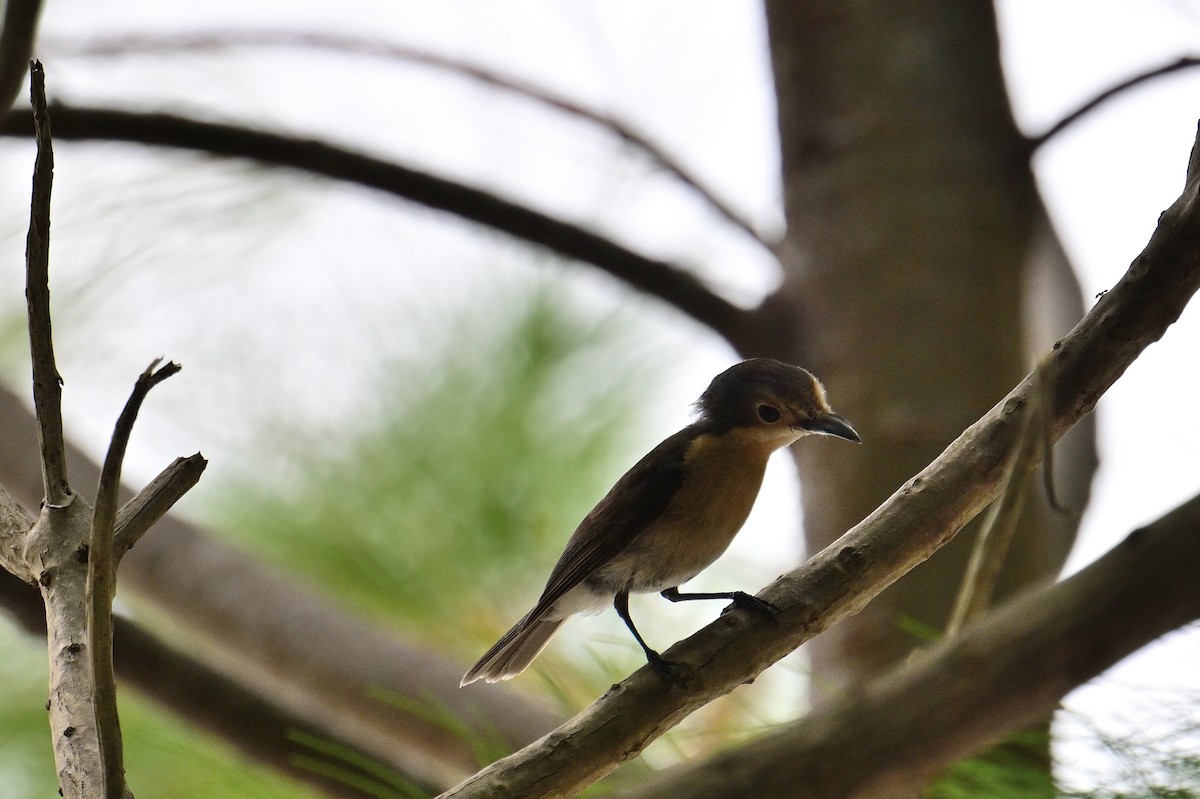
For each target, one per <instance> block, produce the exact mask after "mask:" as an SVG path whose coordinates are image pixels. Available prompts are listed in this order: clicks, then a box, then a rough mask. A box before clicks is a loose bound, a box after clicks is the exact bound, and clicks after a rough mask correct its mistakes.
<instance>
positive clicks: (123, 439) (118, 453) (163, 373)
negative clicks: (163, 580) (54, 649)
mask: <svg viewBox="0 0 1200 799" xmlns="http://www.w3.org/2000/svg"><path fill="white" fill-rule="evenodd" d="M158 364H159V361H158V360H155V361H154V362H152V363H151V364H150V365H149V366H148V367H146V371H144V372H142V374H141V375H140V376H139V377H138V379H137V383H135V384H134V387H133V393H131V394H130V396H129V400H128V401H127V402H126V403H125V407H124V408H123V409H122V410H121V415H120V416H118V417H117V424H116V428H115V429H114V430H113V434H112V441H111V442H109V445H108V455H107V456H106V457H105V458H104V467H103V468H102V469H101V471H100V485H99V487H98V488H97V489H96V508H95V511H94V513H93V515H92V536H91V540H90V542H89V550H88V572H87V598H88V605H87V611H88V613H87V630H88V652H89V654H90V656H91V673H92V688H93V690H94V692H95V694H94V696H95V703H96V731H97V734H98V735H99V738H100V757H101V763H102V764H103V767H104V795H105V797H106V799H122V797H124V795H125V760H124V756H123V746H122V744H121V721H120V717H119V716H118V715H117V680H116V675H115V674H114V673H113V628H112V601H113V595H114V594H115V593H116V559H115V558H114V557H113V533H114V530H115V525H116V518H117V491H118V490H119V489H120V487H121V467H122V465H123V464H124V462H125V450H126V448H127V447H128V446H129V436H130V434H131V433H132V432H133V423H134V421H135V420H136V419H137V415H138V411H139V410H141V407H142V402H143V401H144V400H145V399H146V395H147V394H149V393H150V389H152V388H154V387H155V386H156V385H158V384H159V383H161V382H162V381H164V380H166V379H167V378H168V377H170V376H171V375H173V374H175V373H176V372H178V371H179V368H180V367H179V364H177V363H167V364H166V365H165V366H163V367H162V368H157V367H158Z"/></svg>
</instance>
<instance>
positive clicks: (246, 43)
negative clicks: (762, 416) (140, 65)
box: [43, 30, 774, 253]
mask: <svg viewBox="0 0 1200 799" xmlns="http://www.w3.org/2000/svg"><path fill="white" fill-rule="evenodd" d="M43 45H44V49H46V50H47V51H49V52H61V53H62V54H64V55H81V56H119V55H128V54H131V53H164V52H165V53H175V52H179V51H181V50H196V51H212V50H220V49H228V48H233V47H257V48H261V47H279V48H304V49H311V50H327V51H331V52H335V53H348V54H351V55H358V56H366V57H374V58H383V59H389V60H398V61H407V62H410V63H413V64H418V65H421V66H426V67H432V68H434V69H439V70H442V71H444V72H449V73H452V74H455V75H459V76H461V77H464V78H468V79H470V80H474V81H477V82H478V83H481V84H483V85H485V86H488V87H490V88H493V89H499V90H501V91H504V92H509V93H511V94H515V95H517V96H519V97H522V98H524V99H526V100H531V101H533V102H535V103H538V104H539V105H543V106H545V107H547V108H550V109H553V110H555V111H558V112H560V113H562V114H566V115H567V116H571V117H575V118H576V119H581V120H583V121H585V122H588V123H591V124H593V125H596V126H598V127H600V128H603V129H605V130H607V131H608V132H609V133H611V134H612V135H614V136H616V137H617V138H619V139H621V140H622V141H623V142H626V143H628V144H630V145H632V146H633V147H634V148H636V150H637V151H639V152H641V153H642V154H643V155H645V156H646V157H648V158H649V159H650V161H651V162H652V163H653V164H655V165H656V166H657V167H659V168H661V169H663V170H664V171H666V172H667V173H668V174H670V175H671V176H673V177H674V178H675V179H676V180H678V181H679V182H680V183H682V184H684V185H685V186H687V187H688V188H689V189H691V190H692V191H694V192H695V193H696V194H697V195H698V196H699V197H700V198H701V199H702V200H704V201H705V202H707V203H708V204H709V206H710V207H712V209H713V210H715V211H716V212H717V213H718V214H719V215H721V216H722V217H724V218H725V220H726V221H728V222H729V223H731V224H732V225H734V226H735V227H737V228H739V229H741V230H742V231H743V232H744V233H745V234H746V235H748V236H749V237H750V238H752V239H753V240H755V241H757V242H758V243H759V244H761V245H762V246H763V247H764V248H765V249H766V250H768V251H769V252H772V253H773V252H774V245H773V244H772V243H770V242H768V241H767V239H766V237H765V236H763V234H762V233H760V232H759V230H758V228H757V227H756V226H755V225H754V224H753V223H751V222H750V221H749V220H748V219H747V218H746V217H745V216H743V215H742V214H741V213H739V212H738V211H737V210H736V209H734V208H733V207H732V206H731V205H730V204H729V203H727V202H725V201H724V200H723V199H721V197H720V195H718V194H717V193H716V192H715V191H713V190H711V189H709V188H708V187H706V186H705V185H704V184H703V182H702V181H701V180H700V179H699V178H698V177H697V176H696V175H695V174H694V173H692V172H691V171H690V170H689V169H688V168H687V167H685V166H684V165H683V164H682V163H680V162H679V161H678V160H677V159H675V158H674V157H673V156H672V155H671V154H670V153H668V152H667V151H666V150H665V149H664V148H663V147H661V146H660V145H658V144H656V143H655V142H654V141H653V140H652V139H651V138H650V137H649V136H647V135H646V134H644V133H642V132H640V131H638V130H637V128H636V127H634V125H632V124H631V123H629V122H626V121H623V120H621V119H619V118H618V117H616V116H614V115H612V114H607V113H605V112H603V111H599V110H597V109H595V108H589V107H588V106H587V105H585V104H583V103H581V102H580V101H578V100H575V99H572V98H570V97H567V96H565V95H562V94H558V93H557V92H554V91H552V90H550V89H548V88H546V87H544V86H537V85H534V84H533V83H531V82H529V81H527V80H523V79H521V78H518V77H516V76H513V75H505V74H502V73H501V72H498V71H497V70H495V69H492V68H488V67H483V66H480V65H478V64H471V63H468V62H466V61H462V60H460V59H457V58H452V57H450V56H446V55H441V54H439V53H435V52H433V51H431V50H424V49H421V48H418V47H412V46H409V45H400V44H392V43H390V42H385V41H381V40H379V39H366V38H362V37H358V36H347V35H342V34H336V33H319V32H310V33H303V32H299V31H278V30H258V31H254V30H225V31H209V32H207V33H186V34H171V33H163V34H155V35H153V36H139V35H136V34H134V35H117V36H100V37H89V38H87V39H80V40H70V39H66V40H64V39H56V40H53V41H51V42H48V43H43Z"/></svg>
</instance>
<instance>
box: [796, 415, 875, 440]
mask: <svg viewBox="0 0 1200 799" xmlns="http://www.w3.org/2000/svg"><path fill="white" fill-rule="evenodd" d="M805 428H806V429H807V430H809V431H810V432H813V433H820V434H821V435H823V436H837V437H838V438H844V439H846V440H847V441H853V442H854V443H856V444H861V443H862V439H861V438H859V437H858V433H857V432H856V431H855V429H854V428H853V427H851V426H850V423H849V422H847V421H846V420H845V419H843V418H842V417H840V416H838V415H837V414H836V413H831V414H829V415H827V416H823V417H821V418H820V419H813V420H812V421H810V422H809V423H808V424H806V425H805Z"/></svg>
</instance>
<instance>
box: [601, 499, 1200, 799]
mask: <svg viewBox="0 0 1200 799" xmlns="http://www.w3.org/2000/svg"><path fill="white" fill-rule="evenodd" d="M1198 561H1200V496H1197V497H1194V498H1192V499H1191V500H1189V501H1188V502H1186V503H1184V504H1183V505H1182V506H1180V507H1179V508H1176V509H1175V510H1173V511H1171V512H1170V513H1168V514H1167V515H1165V516H1163V517H1162V518H1160V519H1159V520H1158V521H1156V522H1154V523H1153V524H1150V525H1149V526H1147V527H1145V528H1142V529H1140V530H1137V531H1135V532H1133V533H1132V534H1130V535H1129V537H1128V538H1126V539H1125V541H1124V542H1122V543H1121V544H1119V545H1118V546H1117V547H1115V548H1114V549H1113V550H1111V551H1110V552H1109V553H1108V554H1106V555H1104V556H1103V557H1102V558H1100V559H1099V560H1097V561H1096V562H1095V563H1092V564H1091V565H1090V566H1088V567H1087V568H1086V569H1084V570H1082V571H1081V572H1079V573H1077V574H1075V575H1074V576H1072V577H1070V578H1068V579H1067V580H1064V581H1063V582H1061V583H1058V584H1056V585H1050V586H1045V587H1042V588H1038V589H1033V590H1030V591H1027V592H1026V593H1024V594H1023V595H1021V596H1020V597H1017V598H1016V599H1014V600H1012V601H1010V602H1008V603H1007V604H1005V605H1003V606H1001V607H1000V608H998V609H997V610H996V612H994V613H992V614H990V615H989V616H988V617H986V618H985V619H983V620H982V621H981V622H979V623H978V624H975V625H972V626H970V627H967V628H966V630H965V631H964V632H963V634H962V635H961V636H959V637H957V638H946V639H944V640H943V641H941V642H940V643H939V644H937V645H936V646H934V647H931V648H930V650H929V651H927V652H925V653H923V654H921V655H919V656H918V657H917V658H916V659H915V660H913V661H911V662H909V663H906V664H904V665H901V666H899V667H897V668H896V669H894V670H893V671H892V672H890V673H889V674H887V675H885V676H883V677H881V678H880V679H878V680H876V681H875V682H873V683H872V684H871V685H869V686H867V687H866V688H865V689H864V690H861V691H856V692H855V693H854V694H848V695H845V696H843V697H841V698H839V699H838V700H835V701H834V702H833V703H831V704H829V705H826V706H824V707H822V708H820V709H819V710H817V711H815V712H813V713H812V714H810V715H809V716H808V717H806V718H803V719H801V720H799V721H797V722H794V723H792V724H789V725H787V726H786V727H784V728H782V729H779V730H775V731H772V732H770V733H768V734H767V735H764V736H763V737H761V738H759V739H757V740H755V741H752V742H751V743H748V744H746V745H744V746H739V747H737V748H735V749H732V750H730V751H728V752H723V753H721V754H719V755H716V756H715V757H712V758H709V759H708V760H706V761H704V762H703V763H698V764H696V765H693V766H684V767H681V768H679V769H672V770H669V771H667V772H665V773H664V774H662V775H661V776H660V777H659V778H657V779H655V780H653V781H652V782H650V783H648V784H646V785H643V786H639V787H638V788H637V789H636V790H634V791H632V792H631V793H629V794H627V795H625V799H651V798H652V797H662V796H670V797H672V799H711V797H722V796H754V797H757V798H758V799H785V797H786V799H805V798H806V797H813V798H814V799H815V797H825V796H838V797H845V799H868V798H869V799H886V798H887V797H897V799H899V798H900V797H911V796H917V795H919V794H920V793H921V792H922V790H923V789H924V788H926V787H927V786H928V784H929V783H930V782H931V781H932V780H933V779H934V778H935V777H936V776H937V775H938V774H939V773H940V772H942V771H943V770H944V769H946V768H948V767H949V766H951V765H953V764H954V763H955V762H957V761H959V760H961V759H962V758H965V757H968V756H970V755H972V754H974V753H975V752H978V751H980V750H982V749H983V748H984V747H986V746H988V745H990V744H993V743H995V742H997V741H999V740H1000V739H1001V738H1002V736H1003V735H1004V734H1005V733H1007V732H1010V731H1012V730H1015V729H1020V728H1021V727H1023V726H1025V725H1028V724H1032V723H1034V722H1036V721H1040V720H1042V719H1045V718H1047V717H1048V716H1050V715H1051V714H1053V712H1054V710H1055V709H1056V708H1057V706H1058V703H1059V700H1061V699H1062V697H1063V696H1065V695H1066V694H1067V693H1068V692H1069V691H1071V689H1073V688H1075V687H1076V686H1078V685H1080V684H1082V683H1084V682H1087V681H1088V680H1090V679H1092V678H1094V677H1096V676H1097V675H1099V674H1100V673H1101V672H1103V671H1105V670H1106V669H1108V668H1109V667H1111V666H1113V665H1114V664H1115V663H1117V661H1119V660H1121V659H1122V658H1124V657H1125V656H1127V655H1129V654H1131V653H1133V652H1135V651H1136V650H1138V649H1140V648H1141V647H1143V646H1145V645H1146V644H1148V643H1149V642H1151V641H1153V640H1154V639H1155V638H1158V637H1160V636H1162V635H1165V634H1166V633H1168V632H1170V631H1172V630H1174V629H1177V628H1179V627H1181V626H1183V625H1185V624H1187V623H1188V622H1191V621H1194V620H1195V619H1196V618H1197V617H1200V591H1196V590H1194V585H1195V564H1196V563H1197V562H1198Z"/></svg>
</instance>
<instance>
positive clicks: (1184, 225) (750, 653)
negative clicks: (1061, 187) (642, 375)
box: [444, 139, 1200, 799]
mask: <svg viewBox="0 0 1200 799" xmlns="http://www.w3.org/2000/svg"><path fill="white" fill-rule="evenodd" d="M1198 172H1200V139H1198V140H1197V142H1196V144H1195V145H1194V147H1193V150H1192V157H1191V159H1190V161H1189V164H1188V179H1187V185H1186V187H1185V189H1184V192H1183V194H1182V195H1181V196H1180V198H1179V199H1178V200H1176V201H1175V203H1174V204H1173V205H1172V206H1171V207H1170V208H1169V209H1167V210H1166V211H1165V212H1163V214H1162V216H1161V217H1160V220H1159V226H1158V229H1157V230H1156V231H1155V233H1154V235H1153V236H1152V237H1151V239H1150V242H1149V244H1148V245H1147V246H1146V249H1145V250H1144V251H1143V252H1142V254H1141V255H1139V256H1138V257H1137V258H1136V259H1135V260H1134V262H1133V264H1132V265H1131V266H1130V268H1129V270H1128V271H1127V272H1126V274H1125V275H1124V276H1123V277H1122V278H1121V280H1120V281H1118V283H1117V284H1116V285H1115V286H1114V287H1113V288H1112V290H1111V291H1109V292H1108V293H1107V294H1105V295H1104V296H1103V297H1102V298H1101V299H1100V300H1099V302H1098V303H1097V304H1096V305H1095V306H1094V307H1093V308H1092V310H1091V311H1090V312H1089V313H1088V314H1087V315H1086V316H1085V317H1084V318H1083V319H1082V320H1081V321H1080V322H1079V324H1078V325H1076V327H1075V328H1074V330H1072V331H1071V332H1070V333H1069V334H1068V335H1067V336H1066V338H1064V339H1063V340H1062V341H1060V342H1058V343H1057V344H1055V345H1054V347H1053V349H1052V351H1051V352H1050V353H1049V354H1048V355H1047V356H1046V358H1045V360H1044V363H1043V375H1044V376H1045V377H1046V379H1047V381H1048V384H1049V385H1050V386H1051V387H1052V389H1051V391H1049V392H1046V393H1045V394H1043V395H1042V397H1043V398H1044V399H1045V400H1046V406H1045V413H1046V419H1047V427H1048V429H1049V430H1050V437H1051V439H1052V440H1057V439H1058V438H1060V437H1061V436H1062V435H1063V434H1064V433H1065V432H1066V431H1067V430H1069V429H1070V428H1071V426H1072V425H1074V424H1075V423H1076V422H1078V421H1079V420H1080V419H1081V418H1082V417H1083V416H1084V415H1086V414H1088V413H1090V412H1091V410H1092V408H1094V407H1095V404H1096V402H1097V401H1098V400H1099V398H1100V396H1101V395H1102V394H1103V393H1104V392H1105V391H1106V390H1107V389H1108V388H1109V386H1111V385H1112V384H1113V383H1114V382H1115V381H1116V380H1117V378H1119V377H1120V376H1121V374H1122V373H1124V371H1125V369H1127V368H1128V367H1129V365H1130V364H1131V363H1132V362H1133V361H1134V359H1136V358H1137V356H1138V355H1139V354H1140V353H1141V352H1142V350H1144V349H1145V348H1146V347H1147V346H1149V345H1150V344H1151V343H1153V342H1154V341H1157V340H1158V339H1159V338H1161V337H1162V335H1163V333H1164V332H1165V331H1166V329H1167V328H1168V327H1169V326H1170V325H1171V324H1172V323H1173V322H1174V321H1175V320H1176V319H1178V318H1179V315H1180V314H1181V313H1182V312H1183V309H1184V307H1185V306H1186V304H1187V302H1188V301H1189V300H1190V299H1191V297H1192V295H1193V294H1194V293H1195V292H1196V290H1197V289H1198V288H1200V175H1198V174H1197V173H1198ZM1037 390H1038V386H1037V384H1036V380H1035V378H1034V376H1033V375H1030V376H1027V377H1026V378H1025V380H1023V381H1022V382H1021V384H1020V385H1018V386H1017V387H1016V388H1014V389H1013V391H1012V392H1011V393H1010V394H1009V395H1008V396H1007V397H1006V398H1004V399H1003V400H1001V402H999V403H998V404H997V405H996V406H995V407H994V408H992V409H991V410H990V411H989V412H988V413H987V414H985V415H984V416H983V418H981V419H980V420H979V421H977V422H976V423H975V424H973V425H972V426H971V427H969V428H968V429H967V430H966V431H964V432H963V433H962V435H960V436H959V437H958V438H957V439H956V440H955V441H954V442H952V443H951V444H950V446H949V447H947V448H946V450H945V451H944V452H943V453H942V454H941V455H940V456H939V457H938V458H937V459H936V460H935V461H934V462H933V463H932V464H930V465H929V466H927V467H926V468H925V469H924V470H923V471H922V472H921V473H920V474H918V475H916V476H915V477H913V478H912V479H910V480H909V481H908V482H907V483H906V484H905V485H904V486H902V487H901V488H900V489H899V490H898V491H897V492H896V493H895V494H893V495H892V496H891V497H890V498H888V499H887V500H886V501H885V502H884V503H883V504H882V505H880V506H879V507H878V508H877V509H876V510H875V511H874V512H873V513H872V514H871V515H870V516H868V517H867V518H866V519H864V520H863V521H862V522H860V523H859V524H858V525H856V526H855V527H854V528H853V529H851V530H850V531H849V532H847V533H846V534H845V535H844V536H842V538H841V539H839V540H838V541H836V542H834V543H833V544H831V545H830V546H829V547H827V548H826V549H824V550H822V551H821V552H818V553H817V554H816V555H814V556H813V557H812V558H810V559H809V560H808V562H806V563H805V564H803V565H802V566H800V567H799V568H798V569H795V570H794V571H792V572H790V573H789V574H787V575H784V576H783V577H782V578H780V579H779V580H777V581H775V582H774V583H772V584H771V585H770V586H768V587H767V589H766V590H765V591H764V592H762V594H760V596H761V597H762V598H764V599H766V600H768V601H769V602H771V603H772V604H774V605H775V606H777V607H779V608H780V609H781V612H780V613H779V614H778V616H777V617H776V622H777V624H772V623H771V622H769V621H767V620H764V619H760V618H757V617H755V616H754V615H752V614H746V613H742V612H733V613H729V614H726V615H725V616H723V617H721V618H720V619H718V620H717V621H716V622H714V623H712V624H710V625H709V626H708V627H706V628H704V629H702V630H701V631H699V632H698V633H696V634H695V635H693V636H692V637H690V638H688V639H686V640H685V641H682V642H680V643H678V644H676V645H675V646H674V647H672V649H671V650H670V651H669V652H668V653H664V654H667V656H668V657H669V658H670V659H671V660H673V661H676V662H680V663H683V664H685V667H686V668H687V669H688V674H689V675H690V676H689V679H688V681H687V683H686V684H685V685H683V686H667V685H664V684H663V682H662V680H661V679H660V678H659V677H658V676H657V675H656V674H655V673H654V672H653V671H652V670H651V669H650V668H648V667H646V668H642V669H640V670H639V671H637V672H636V673H635V674H633V675H632V676H631V677H629V678H628V679H626V680H625V681H624V682H623V683H621V684H620V685H617V686H614V687H613V688H612V689H611V690H610V691H609V692H608V693H606V694H605V695H604V696H603V697H601V698H600V699H599V700H597V701H596V702H595V703H594V704H593V705H592V706H591V707H590V708H588V709H587V710H585V711H584V712H583V713H581V714H580V715H578V716H576V717H575V718H574V719H572V720H571V721H569V722H567V723H566V724H564V725H563V726H561V727H559V728H558V729H557V730H555V731H554V732H552V733H550V734H549V735H547V736H545V737H544V738H542V739H541V740H540V741H538V742H536V743H534V744H531V745H530V746H527V747H526V748H525V749H523V750H521V751H520V752H517V753H516V754H514V755H511V756H510V757H507V758H504V759H502V760H500V761H497V762H496V763H493V764H492V765H491V766H489V767H488V768H486V769H484V770H483V771H481V772H480V773H479V774H476V775H475V776H474V777H472V778H471V779H470V780H468V781H466V782H464V783H463V784H461V785H460V786H458V787H457V788H455V789H454V790H452V791H449V792H448V793H446V794H444V797H446V799H450V797H454V799H467V798H468V797H472V798H475V797H490V796H495V795H496V793H497V792H498V791H502V792H503V793H505V794H507V795H513V796H521V797H529V798H532V797H550V796H563V795H567V794H571V793H573V792H575V791H578V790H580V789H582V788H583V787H585V786H587V785H589V784H591V783H592V782H594V781H595V780H597V779H599V778H600V777H602V776H604V775H605V774H607V773H608V772H609V771H611V770H612V769H613V768H615V767H616V766H617V765H618V764H620V763H622V762H624V761H626V760H628V759H630V758H632V757H634V756H636V755H637V754H638V753H639V752H641V750H642V749H643V748H644V747H645V746H646V745H647V744H648V743H650V742H651V741H653V740H654V739H655V738H657V737H658V736H659V735H661V734H662V733H663V732H664V731H665V730H667V729H669V728H670V727H672V726H674V725H675V724H677V723H678V722H679V721H681V720H682V719H683V718H684V717H686V716H687V715H688V714H690V713H691V712H693V711H694V710H696V709H698V708H700V707H701V706H703V705H704V704H706V703H708V702H710V701H712V700H713V699H715V698H716V697H718V696H721V695H723V694H726V693H729V692H730V691H732V690H733V689H734V688H736V687H737V686H738V685H740V684H742V683H744V682H745V681H747V680H750V679H753V678H754V677H755V676H757V675H758V674H759V673H760V672H762V671H763V669H765V668H767V667H768V666H770V665H771V664H773V663H775V662H776V661H778V660H779V659H780V658H782V657H783V656H785V655H787V654H788V653H789V652H791V651H792V650H794V649H795V648H796V647H798V646H799V645H800V644H802V643H804V641H806V640H809V639H810V638H812V637H813V636H815V635H817V634H819V633H821V632H822V631H824V630H826V629H828V628H829V627H830V626H831V625H833V624H834V623H836V622H838V621H840V620H841V619H844V618H846V617H847V616H850V615H852V614H854V613H857V612H858V611H859V610H861V609H862V608H863V607H864V606H865V605H866V604H867V603H868V602H870V601H871V600H872V599H873V598H874V597H876V596H877V595H878V594H879V593H880V592H882V591H883V590H884V589H885V588H886V587H887V586H889V585H891V584H892V583H893V582H895V581H896V580H897V579H899V578H900V577H901V576H902V575H904V574H905V573H907V572H908V571H910V570H911V569H912V568H914V567H915V566H917V565H918V564H920V563H921V562H922V561H924V560H925V559H926V558H928V557H929V556H930V555H931V554H933V552H935V551H936V550H937V549H938V548H940V547H941V546H942V545H944V544H945V543H946V542H948V541H949V540H951V539H952V538H954V536H955V535H956V534H957V533H958V531H959V530H960V529H961V528H962V527H963V525H965V524H966V523H967V522H968V521H970V520H971V519H972V518H974V516H975V515H976V514H978V513H979V511H980V510H982V509H983V508H984V507H986V506H987V505H988V504H989V503H990V502H992V501H993V500H994V499H995V498H996V496H997V495H998V494H999V492H1000V490H1001V487H1002V482H1003V479H1004V476H1005V475H1004V472H1005V465H1006V463H1007V460H1008V454H1009V453H1010V451H1011V450H1012V448H1013V447H1014V446H1015V445H1016V442H1017V438H1018V436H1019V434H1020V428H1021V427H1022V422H1021V420H1022V418H1023V416H1024V410H1023V409H1024V408H1025V407H1026V406H1027V405H1028V404H1030V403H1031V402H1032V401H1033V397H1034V396H1035V394H1036V393H1037Z"/></svg>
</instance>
